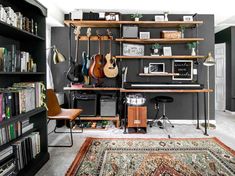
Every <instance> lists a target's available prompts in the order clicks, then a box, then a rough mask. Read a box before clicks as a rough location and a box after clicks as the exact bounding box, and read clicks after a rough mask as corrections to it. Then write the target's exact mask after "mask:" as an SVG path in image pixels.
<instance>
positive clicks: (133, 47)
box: [123, 43, 144, 56]
mask: <svg viewBox="0 0 235 176" xmlns="http://www.w3.org/2000/svg"><path fill="white" fill-rule="evenodd" d="M123 55H124V56H144V45H138V44H127V43H123Z"/></svg>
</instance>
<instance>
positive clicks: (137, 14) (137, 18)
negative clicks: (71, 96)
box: [131, 13, 143, 21]
mask: <svg viewBox="0 0 235 176" xmlns="http://www.w3.org/2000/svg"><path fill="white" fill-rule="evenodd" d="M142 17H143V15H142V14H139V13H135V14H132V15H131V18H134V19H135V21H139V19H140V18H142Z"/></svg>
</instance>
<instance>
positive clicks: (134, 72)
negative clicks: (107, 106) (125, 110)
mask: <svg viewBox="0 0 235 176" xmlns="http://www.w3.org/2000/svg"><path fill="white" fill-rule="evenodd" d="M182 16H183V15H169V16H168V17H169V20H182ZM122 20H131V19H130V15H122ZM141 20H154V15H144V18H143V19H141ZM196 20H202V21H203V24H202V25H200V26H199V27H198V28H192V29H186V31H185V37H197V36H198V37H202V38H205V40H204V41H202V42H200V44H199V55H207V54H208V52H212V54H213V53H214V16H213V15H198V16H197V19H196ZM86 30H87V29H86V28H85V29H83V28H82V30H81V35H86ZM99 30H100V31H101V33H102V34H103V35H107V34H106V29H105V28H99ZM162 30H171V29H169V28H165V29H164V28H140V29H139V31H150V32H151V38H160V31H162ZM174 30H175V29H174ZM176 30H177V29H176ZM95 31H96V29H94V28H92V35H95ZM111 31H112V33H113V35H114V38H119V37H120V30H119V29H117V28H112V29H111ZM51 33H52V34H51V42H52V45H54V44H55V45H56V46H57V47H58V49H59V50H60V51H61V52H62V53H63V54H64V55H65V56H66V57H67V58H68V38H69V29H68V28H67V27H53V28H52V30H51ZM72 39H73V43H72V57H73V58H74V55H75V41H74V37H72ZM108 44H109V43H108V41H104V42H103V48H102V53H103V55H105V54H106V53H107V52H108V51H109V45H108ZM112 46H113V47H112V53H113V55H120V44H119V42H116V43H115V42H113V43H112ZM164 46H171V48H172V53H173V55H183V54H185V55H190V51H189V50H188V49H187V47H186V44H170V45H169V44H168V45H167V44H164ZM150 47H151V45H145V55H150V52H151V50H150ZM86 48H87V41H81V42H80V47H79V50H80V54H79V56H80V57H79V61H80V62H81V52H82V51H84V50H85V51H86ZM97 51H98V42H97V41H92V42H91V54H95V53H97ZM149 62H164V63H165V65H166V71H168V72H171V68H172V66H171V64H172V63H171V62H172V61H171V60H141V59H136V60H135V59H133V60H124V59H123V60H122V61H121V62H120V61H119V62H118V66H119V73H120V70H121V68H122V67H123V66H128V69H129V70H128V76H127V81H136V82H173V81H172V78H171V77H140V76H138V73H139V72H143V70H142V69H143V68H142V67H141V65H143V66H145V65H148V63H149ZM198 62H199V65H197V64H194V68H198V73H199V75H198V82H199V83H201V84H205V85H206V67H204V66H203V65H202V62H203V61H202V60H200V59H199V60H198ZM68 65H69V64H68V61H66V62H65V63H61V64H57V65H52V73H53V78H54V84H55V89H56V91H63V87H64V86H66V85H67V84H68V81H67V79H66V77H65V72H66V71H67V69H68ZM210 76H211V79H210V86H211V88H212V89H213V88H214V68H212V69H210ZM120 77H121V74H119V76H118V77H117V78H115V79H108V78H105V79H104V80H103V81H104V86H120V80H121V79H120ZM196 80H197V76H194V78H193V81H196ZM181 82H189V81H181ZM156 95H160V94H157V93H156V94H145V96H146V97H147V98H148V100H149V99H150V98H152V97H154V96H156ZM161 95H162V93H161ZM165 95H170V96H172V97H174V99H175V101H174V103H171V104H169V105H167V114H168V116H169V117H170V118H174V119H189V118H190V119H195V118H196V117H195V113H196V112H195V108H194V107H196V96H195V95H193V94H191V93H184V94H176V93H172V94H165ZM147 105H148V117H149V118H153V116H154V114H155V112H154V110H153V104H152V103H151V102H150V101H148V102H147ZM210 106H211V107H210V114H211V118H210V119H214V115H215V113H214V111H215V107H214V93H211V105H210ZM200 117H201V118H203V96H202V95H200Z"/></svg>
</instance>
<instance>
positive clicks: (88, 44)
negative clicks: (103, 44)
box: [87, 37, 91, 57]
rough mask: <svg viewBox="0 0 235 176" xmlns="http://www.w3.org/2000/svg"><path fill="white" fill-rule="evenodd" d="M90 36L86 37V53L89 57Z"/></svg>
mask: <svg viewBox="0 0 235 176" xmlns="http://www.w3.org/2000/svg"><path fill="white" fill-rule="evenodd" d="M90 41H91V40H90V37H88V43H87V55H88V57H90Z"/></svg>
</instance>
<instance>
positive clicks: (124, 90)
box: [120, 88, 213, 135]
mask: <svg viewBox="0 0 235 176" xmlns="http://www.w3.org/2000/svg"><path fill="white" fill-rule="evenodd" d="M208 92H213V90H212V89H122V88H121V89H120V93H124V97H126V94H127V93H197V127H196V128H197V129H200V128H199V93H204V117H205V118H204V120H205V132H204V135H208V134H207V122H206V121H207V109H206V93H208ZM124 103H125V105H124V121H125V122H124V123H125V124H124V133H126V125H127V114H126V109H127V108H126V106H127V105H126V101H124Z"/></svg>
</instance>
